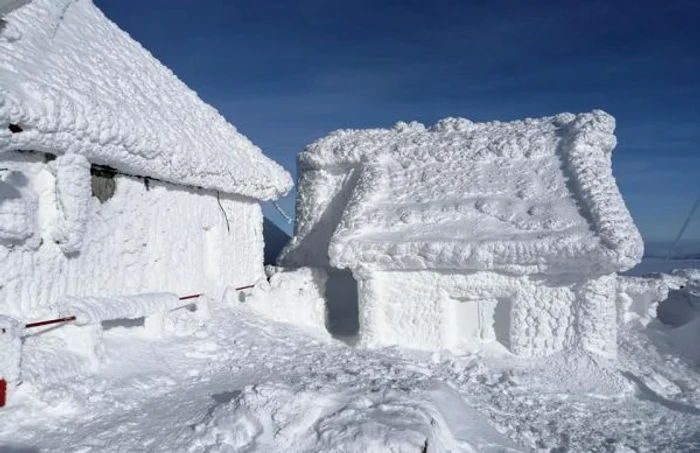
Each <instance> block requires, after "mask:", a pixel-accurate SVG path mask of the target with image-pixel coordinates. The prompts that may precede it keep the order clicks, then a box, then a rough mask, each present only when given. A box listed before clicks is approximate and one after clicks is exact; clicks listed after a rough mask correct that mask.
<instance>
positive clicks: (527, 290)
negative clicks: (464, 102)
mask: <svg viewBox="0 0 700 453" xmlns="http://www.w3.org/2000/svg"><path fill="white" fill-rule="evenodd" d="M614 128H615V120H614V118H613V117H611V116H610V115H608V114H606V113H605V112H602V111H593V112H592V113H585V114H580V115H573V114H561V115H558V116H554V117H548V118H542V119H527V120H524V121H515V122H507V123H506V122H497V121H496V122H489V123H483V124H479V123H473V122H470V121H468V120H466V119H445V120H442V121H440V122H439V123H437V124H436V125H435V126H433V127H431V128H428V129H426V128H425V127H424V126H422V125H421V124H418V123H411V124H406V123H399V124H397V126H395V127H394V128H393V129H374V130H341V131H337V132H334V133H332V134H330V135H328V136H326V137H324V138H322V139H320V140H318V141H317V142H315V143H313V144H312V145H310V146H308V147H307V149H306V150H305V151H304V152H302V153H301V154H300V156H299V159H298V195H297V224H296V230H295V235H294V237H293V239H292V241H291V242H290V243H289V244H288V246H287V247H286V249H285V250H284V251H283V253H282V255H281V258H280V262H281V263H282V264H284V265H286V266H312V267H322V268H329V269H349V270H351V272H352V277H353V278H354V279H355V280H356V284H357V288H358V289H357V299H358V300H357V307H358V311H359V315H358V316H359V320H358V321H359V341H360V344H365V345H392V344H396V345H401V346H406V347H411V348H420V349H441V348H446V349H453V350H462V349H469V348H475V347H480V346H483V345H484V343H490V344H491V345H497V344H498V343H501V344H502V345H503V346H505V347H506V348H507V349H509V350H510V351H511V352H512V353H515V354H518V355H526V356H538V355H547V354H550V353H554V352H556V351H560V350H564V349H568V348H576V347H580V348H582V349H586V350H589V351H594V352H597V353H601V354H604V355H614V354H615V350H616V329H617V322H616V305H615V291H616V288H615V285H616V278H615V273H616V272H618V271H622V270H625V269H629V268H631V267H633V266H634V265H635V264H636V263H637V262H639V260H640V259H641V256H642V251H643V244H642V240H641V237H640V234H639V232H638V230H637V228H636V227H635V225H634V223H633V221H632V218H631V216H630V214H629V212H628V210H627V208H626V207H625V204H624V202H623V199H622V197H621V195H620V192H619V191H618V188H617V186H616V183H615V179H614V178H613V175H612V168H611V151H612V149H613V148H614V146H615V143H616V139H615V136H614V135H613V131H614ZM331 281H332V279H329V282H331Z"/></svg>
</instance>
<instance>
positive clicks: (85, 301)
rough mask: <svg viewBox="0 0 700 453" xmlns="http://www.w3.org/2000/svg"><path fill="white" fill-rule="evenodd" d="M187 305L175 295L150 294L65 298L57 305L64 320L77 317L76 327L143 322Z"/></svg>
mask: <svg viewBox="0 0 700 453" xmlns="http://www.w3.org/2000/svg"><path fill="white" fill-rule="evenodd" d="M186 303H187V302H183V301H181V300H180V299H179V298H178V296H177V295H176V294H171V293H151V294H137V295H133V296H115V297H110V298H100V297H65V298H63V299H60V300H59V301H58V302H57V305H58V307H59V310H60V314H61V316H75V318H76V319H75V323H76V324H77V325H87V324H99V323H101V322H102V321H110V320H114V319H137V318H143V317H146V316H150V315H153V314H160V313H165V312H167V311H169V310H172V309H174V308H177V307H179V306H182V305H185V304H186Z"/></svg>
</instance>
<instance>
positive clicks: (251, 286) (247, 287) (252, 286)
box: [233, 285, 255, 291]
mask: <svg viewBox="0 0 700 453" xmlns="http://www.w3.org/2000/svg"><path fill="white" fill-rule="evenodd" d="M250 288H255V285H246V286H239V287H238V288H233V289H234V290H236V291H241V290H243V289H250Z"/></svg>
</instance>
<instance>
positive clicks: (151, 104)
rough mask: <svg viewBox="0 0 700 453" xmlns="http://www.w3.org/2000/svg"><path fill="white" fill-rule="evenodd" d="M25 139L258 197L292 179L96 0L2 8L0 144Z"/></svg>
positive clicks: (15, 145) (19, 144)
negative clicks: (142, 44) (8, 11)
mask: <svg viewBox="0 0 700 453" xmlns="http://www.w3.org/2000/svg"><path fill="white" fill-rule="evenodd" d="M4 3H7V2H4ZM20 4H21V2H10V4H8V5H7V8H3V7H2V5H1V4H0V13H4V12H6V11H7V10H10V9H14V8H15V7H17V6H18V5H20ZM19 149H23V150H26V149H30V150H35V151H42V152H50V153H53V154H57V155H60V154H81V155H84V156H86V157H87V158H88V159H89V160H90V162H91V163H97V164H102V165H110V166H112V167H115V168H117V169H120V170H122V171H124V172H127V173H130V174H135V175H138V176H150V177H153V178H158V179H162V180H165V181H168V182H171V183H175V184H182V185H188V186H196V187H203V188H206V189H212V190H220V191H222V192H226V193H235V194H239V195H243V196H247V197H252V198H258V199H274V198H277V197H278V196H280V195H282V194H284V193H286V192H287V191H288V190H289V189H290V187H291V185H292V184H291V177H290V175H289V174H288V173H287V172H286V171H285V170H284V169H282V167H280V166H279V165H278V164H276V163H275V162H273V161H272V160H270V159H268V158H267V157H265V156H264V155H263V154H262V152H261V150H260V148H258V147H257V146H255V145H254V144H253V143H251V142H250V140H248V139H247V138H246V137H244V136H243V135H242V134H240V133H239V132H238V131H237V130H236V129H235V128H234V127H233V126H232V125H231V124H229V123H228V122H227V121H226V120H225V119H224V118H223V117H222V116H221V115H220V114H219V113H218V112H217V111H216V110H215V109H214V108H212V107H211V106H209V105H207V104H206V103H204V102H203V101H202V100H201V99H200V98H199V97H198V96H197V94H196V93H195V92H194V91H192V90H191V89H189V88H188V87H187V86H186V85H185V84H184V83H182V82H181V81H180V80H179V79H178V78H177V77H176V76H175V75H174V74H173V73H172V71H170V70H169V69H168V68H166V67H165V66H163V65H162V64H161V63H160V62H159V61H158V60H156V59H155V58H154V57H153V56H152V55H151V54H150V53H149V52H148V51H147V50H146V49H144V48H143V47H142V46H141V45H140V44H139V43H137V42H136V41H134V40H133V39H131V37H129V35H128V34H127V33H125V32H124V31H122V30H120V29H119V27H117V26H116V25H115V24H114V23H113V22H111V21H110V20H109V19H107V18H106V17H105V16H104V14H102V12H101V11H100V10H99V9H97V7H96V6H95V5H94V4H93V2H92V1H91V0H33V1H31V2H29V4H27V5H25V6H20V7H19V8H17V9H14V10H13V11H12V12H10V13H9V14H7V15H5V16H4V17H3V25H2V27H0V154H2V153H5V152H7V151H14V150H19Z"/></svg>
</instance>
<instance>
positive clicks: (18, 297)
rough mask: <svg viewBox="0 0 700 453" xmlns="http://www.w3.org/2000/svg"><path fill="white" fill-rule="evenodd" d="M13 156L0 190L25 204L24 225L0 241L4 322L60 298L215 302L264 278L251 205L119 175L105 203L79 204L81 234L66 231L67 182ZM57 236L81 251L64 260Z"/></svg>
mask: <svg viewBox="0 0 700 453" xmlns="http://www.w3.org/2000/svg"><path fill="white" fill-rule="evenodd" d="M12 156H14V157H13V158H12V159H8V160H6V161H4V162H3V166H4V167H7V168H8V171H6V172H3V174H2V175H0V176H2V180H1V181H0V189H2V190H4V191H5V192H6V193H7V192H11V193H13V194H15V196H16V198H14V199H13V200H15V204H16V205H18V206H22V205H23V204H24V205H26V207H27V208H26V209H25V210H24V211H23V212H25V213H26V216H25V217H26V219H27V220H26V221H24V223H23V226H22V228H21V229H20V228H18V227H17V228H15V230H16V231H13V232H12V235H6V236H5V237H4V239H3V240H2V241H0V312H2V313H8V314H14V315H22V316H28V315H29V314H31V313H32V312H34V311H36V310H38V309H39V308H41V307H46V306H47V305H49V304H51V303H52V302H55V301H56V300H57V299H58V298H59V297H61V296H63V295H66V294H68V295H73V296H112V295H118V294H136V293H140V292H164V291H166V292H172V293H176V294H178V295H185V294H189V293H202V292H204V293H207V294H208V295H210V296H211V297H213V298H220V297H221V296H222V295H223V292H224V290H225V288H226V287H227V286H234V287H235V286H243V285H247V284H252V283H254V282H255V281H257V280H258V279H259V278H261V277H263V276H264V273H263V267H262V262H263V259H262V253H263V238H262V213H261V210H260V206H259V205H258V203H257V202H256V201H254V200H251V199H247V198H242V197H237V196H233V195H223V194H222V195H221V196H220V199H219V200H218V201H217V196H216V194H215V193H213V192H211V191H206V190H203V189H187V188H183V187H179V186H174V185H171V184H167V183H159V182H156V181H150V182H149V183H148V186H147V185H146V184H145V183H144V180H142V179H139V178H131V177H124V176H118V175H117V176H116V177H115V178H114V179H113V183H114V193H113V194H112V195H111V197H110V198H109V199H106V200H105V201H104V202H101V201H100V200H98V199H97V198H96V197H95V196H90V197H89V198H88V199H87V200H84V201H85V203H86V206H87V209H88V215H87V216H86V219H87V220H86V223H85V225H84V230H81V228H83V226H82V225H83V224H82V223H81V222H82V221H81V222H66V219H65V214H66V213H65V212H64V211H62V210H61V208H60V206H61V201H60V198H61V197H62V196H65V194H66V193H65V192H59V190H57V189H58V188H61V187H64V186H69V185H70V184H69V182H65V184H59V183H58V181H57V177H58V178H60V177H62V175H63V176H64V177H65V173H62V172H59V171H57V169H56V166H57V165H58V166H59V168H60V164H59V163H57V162H56V161H52V162H49V163H45V162H44V159H43V157H42V156H41V155H40V154H38V153H22V154H19V153H11V154H7V155H6V156H5V157H6V158H9V157H12ZM68 174H70V173H68ZM83 176H84V175H83ZM81 177H82V176H81ZM88 182H89V181H88ZM92 182H93V183H94V187H99V185H100V184H105V181H101V180H100V178H94V177H93V179H92ZM79 184H83V182H79ZM69 199H72V198H71V197H69ZM63 201H64V202H65V200H63ZM0 206H4V200H0ZM71 206H74V204H73V203H71ZM2 213H3V211H2V210H1V209H0V215H2ZM71 216H72V215H71ZM71 216H68V218H72V217H71ZM81 218H82V217H81ZM71 225H77V226H75V227H72V226H71ZM66 228H68V229H66ZM71 228H73V229H71ZM59 232H60V234H58V233H59ZM60 237H71V238H74V239H72V240H75V241H78V240H79V242H80V243H81V244H82V245H81V247H80V249H79V250H78V251H76V252H74V253H66V252H65V251H64V247H63V245H64V244H63V243H62V242H60V241H57V238H60ZM0 239H2V237H0Z"/></svg>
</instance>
